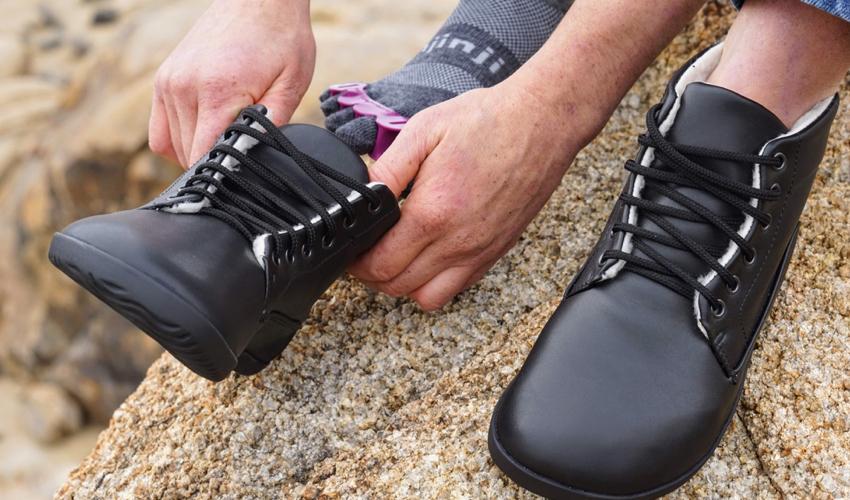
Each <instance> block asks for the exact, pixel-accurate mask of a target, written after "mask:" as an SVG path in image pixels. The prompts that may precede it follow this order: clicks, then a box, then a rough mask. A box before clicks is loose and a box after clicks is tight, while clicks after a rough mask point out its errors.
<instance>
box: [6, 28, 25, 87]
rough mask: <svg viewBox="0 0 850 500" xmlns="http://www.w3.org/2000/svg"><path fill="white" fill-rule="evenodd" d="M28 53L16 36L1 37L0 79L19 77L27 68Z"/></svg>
mask: <svg viewBox="0 0 850 500" xmlns="http://www.w3.org/2000/svg"><path fill="white" fill-rule="evenodd" d="M26 62H27V52H26V48H25V47H24V44H23V43H21V40H20V38H19V37H18V36H16V35H0V78H6V77H9V76H15V75H19V74H20V73H21V72H22V71H23V70H24V67H25V66H26Z"/></svg>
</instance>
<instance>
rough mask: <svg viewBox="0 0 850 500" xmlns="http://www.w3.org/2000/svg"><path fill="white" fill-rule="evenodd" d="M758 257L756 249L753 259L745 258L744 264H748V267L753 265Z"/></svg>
mask: <svg viewBox="0 0 850 500" xmlns="http://www.w3.org/2000/svg"><path fill="white" fill-rule="evenodd" d="M756 257H758V252H757V251H756V250H755V249H753V255H752V257H747V256H744V262H746V263H747V265H751V264H752V263H753V262H755V261H756Z"/></svg>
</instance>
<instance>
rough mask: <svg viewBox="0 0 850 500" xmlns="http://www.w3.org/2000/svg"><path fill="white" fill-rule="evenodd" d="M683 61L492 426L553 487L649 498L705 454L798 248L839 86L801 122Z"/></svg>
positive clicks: (707, 62) (519, 463)
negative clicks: (593, 241) (590, 246)
mask: <svg viewBox="0 0 850 500" xmlns="http://www.w3.org/2000/svg"><path fill="white" fill-rule="evenodd" d="M720 51H721V48H720V46H715V47H713V48H711V49H709V50H708V51H707V52H705V53H704V54H702V55H701V56H699V57H697V58H695V59H694V60H692V61H691V62H689V63H688V64H687V65H686V66H685V67H684V68H683V69H682V70H680V71H679V73H677V75H676V76H675V77H674V78H673V80H672V82H671V83H670V85H669V86H668V89H667V93H666V95H665V97H664V98H663V101H662V102H661V103H660V104H659V105H657V106H655V107H653V108H652V109H651V110H650V111H649V113H648V115H647V118H646V123H647V129H648V131H647V133H646V134H645V135H642V136H641V137H640V139H639V142H640V150H639V152H638V154H637V158H636V159H635V160H634V161H629V162H627V164H626V169H627V170H628V171H629V172H630V175H629V178H628V181H627V182H626V185H625V188H624V190H623V192H622V195H621V196H620V198H619V200H618V201H617V203H616V204H615V206H614V210H613V213H612V214H611V217H610V219H609V221H608V224H607V226H606V227H605V231H604V233H603V235H602V237H601V239H600V240H599V242H598V244H597V245H596V247H595V248H594V250H593V252H592V253H591V255H590V257H589V258H588V260H587V262H586V263H585V265H584V267H583V268H582V269H581V271H580V272H579V274H578V276H577V277H576V278H575V279H574V281H573V282H572V284H571V285H570V286H569V287H568V289H567V291H566V294H565V297H564V299H563V302H562V303H561V305H560V306H559V307H558V309H557V311H556V312H555V314H554V315H553V316H552V318H551V319H550V320H549V322H548V324H547V325H546V327H545V328H544V329H543V331H542V333H541V334H540V337H539V339H538V340H537V343H536V345H535V346H534V348H533V350H532V352H531V353H530V355H529V357H528V359H527V360H526V362H525V364H524V366H523V368H522V370H521V371H520V373H519V374H518V375H517V377H516V378H515V379H514V381H513V382H512V383H511V385H510V387H509V388H508V389H507V390H506V392H505V393H504V394H503V396H502V398H501V399H500V401H499V403H498V405H497V407H496V409H495V411H494V414H493V418H492V422H491V426H490V433H489V447H490V453H491V455H492V457H493V460H494V461H495V462H496V464H497V465H498V466H499V467H500V468H501V469H502V470H503V471H504V472H505V473H507V475H508V476H509V477H511V478H512V479H513V480H514V481H516V482H517V483H518V484H519V485H521V486H523V487H525V488H527V489H529V490H531V491H533V492H535V493H538V494H541V495H545V496H548V497H553V498H594V499H600V498H618V499H619V498H652V497H656V496H659V495H662V494H664V493H667V492H669V491H672V490H674V489H675V488H677V487H678V486H680V485H681V484H683V483H684V482H685V481H687V480H688V478H690V477H691V476H692V475H693V474H695V473H696V472H697V471H698V470H699V468H700V467H701V466H702V465H703V464H704V463H705V461H706V460H708V458H709V457H710V456H711V454H712V453H713V451H714V449H715V447H716V446H717V444H718V442H719V440H720V438H721V436H722V434H723V432H724V430H725V429H726V427H727V426H728V425H729V422H730V421H731V419H732V416H733V415H734V411H735V407H736V405H737V402H738V399H739V397H740V395H741V389H742V386H743V383H744V377H745V374H746V370H747V367H748V365H749V361H750V356H751V353H752V350H753V346H754V344H755V339H756V335H757V334H758V332H759V329H760V328H761V326H762V324H763V323H764V320H765V318H766V317H767V315H768V311H769V310H770V306H771V303H772V301H773V299H774V297H775V296H776V293H777V290H778V289H779V288H780V286H781V284H782V280H783V275H784V273H785V269H786V266H787V265H788V261H789V259H790V257H791V254H792V252H793V250H794V242H795V239H796V236H797V230H798V221H799V218H800V213H801V212H802V211H803V207H804V205H805V203H806V198H807V197H808V195H809V190H810V189H811V186H812V182H813V181H814V179H815V174H816V172H817V168H818V164H819V163H820V161H821V158H822V157H823V154H824V149H825V146H826V141H827V136H828V134H829V128H830V125H831V123H832V120H833V117H834V116H835V113H836V110H837V108H838V98H837V97H832V98H830V99H827V100H826V101H824V102H821V103H819V104H818V105H816V106H815V107H814V108H813V109H812V110H811V111H810V112H809V113H807V114H806V115H805V116H804V117H802V118H801V119H800V121H799V122H798V123H797V124H795V125H794V126H793V127H792V129H791V130H788V129H787V128H786V127H785V126H784V125H783V124H782V122H781V121H780V120H779V119H778V118H776V117H775V116H774V115H773V114H772V113H771V112H769V111H768V110H767V109H765V108H764V107H762V106H761V105H759V104H757V103H755V102H753V101H751V100H749V99H747V98H745V97H742V96H740V95H738V94H735V93H734V92H731V91H728V90H725V89H723V88H719V87H715V86H712V85H708V84H705V83H700V82H701V81H702V80H704V79H705V78H706V77H707V75H708V74H709V73H710V71H711V69H713V67H714V66H715V65H716V62H717V60H718V59H719V56H720Z"/></svg>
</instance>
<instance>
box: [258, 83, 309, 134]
mask: <svg viewBox="0 0 850 500" xmlns="http://www.w3.org/2000/svg"><path fill="white" fill-rule="evenodd" d="M302 96H303V92H300V91H298V90H296V89H295V86H294V84H292V83H291V82H288V81H287V80H284V79H281V80H278V81H276V82H275V83H274V84H273V85H272V86H271V87H269V89H268V90H267V91H266V93H265V94H263V96H262V97H260V98H259V99H258V100H257V104H262V105H263V106H265V107H266V108H268V109H269V111H271V119H272V121H273V122H274V123H275V125H277V126H278V127H279V126H281V125H283V124H284V123H288V122H289V119H290V118H292V113H294V112H295V108H297V107H298V104H299V103H300V102H301V97H302Z"/></svg>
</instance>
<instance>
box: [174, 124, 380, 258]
mask: <svg viewBox="0 0 850 500" xmlns="http://www.w3.org/2000/svg"><path fill="white" fill-rule="evenodd" d="M239 116H240V117H241V118H248V119H250V120H253V121H254V123H256V124H258V125H260V126H261V127H262V128H263V129H264V131H261V130H257V129H256V128H253V127H251V126H248V125H246V124H245V123H239V122H235V123H233V124H231V125H230V126H229V127H227V130H226V131H225V133H224V138H225V140H227V139H229V138H231V137H232V136H233V134H243V135H246V136H249V137H251V138H253V139H255V140H256V141H257V142H258V143H261V144H264V145H266V146H268V147H271V148H273V149H275V150H277V151H279V152H281V153H283V154H285V155H287V156H289V157H290V158H292V160H293V161H294V162H295V163H296V164H297V165H298V167H299V168H301V169H302V170H303V171H304V173H306V174H307V175H308V176H309V177H310V179H311V180H312V181H313V182H315V183H316V184H317V185H318V186H319V187H320V188H321V189H322V190H323V191H324V192H326V193H327V194H328V195H330V196H331V198H333V200H334V201H335V202H336V203H337V204H339V206H340V209H341V210H342V211H343V213H344V214H345V217H344V219H343V226H344V227H346V228H350V227H352V226H353V225H354V223H355V209H354V206H353V205H352V203H351V201H349V199H348V197H347V196H346V195H345V194H343V193H341V192H340V191H339V189H337V188H336V186H334V185H333V184H332V183H331V182H330V180H329V179H331V180H334V181H337V182H339V183H340V184H343V185H345V186H347V187H350V188H351V189H352V190H354V191H356V192H357V193H359V194H360V195H361V196H363V198H364V199H366V200H368V202H369V210H370V211H372V212H375V211H377V210H379V209H380V208H381V206H380V204H381V202H380V198H379V197H378V195H377V194H376V193H375V192H374V191H372V189H370V188H369V187H368V186H367V185H365V184H363V183H362V182H360V181H358V180H357V179H353V178H351V177H349V176H347V175H345V174H343V173H341V172H339V171H337V170H335V169H333V168H331V167H330V166H328V165H326V164H324V163H322V162H321V161H319V160H317V159H315V158H313V157H311V156H309V155H307V154H305V153H304V152H302V151H300V150H299V149H298V148H296V147H295V145H294V144H292V142H291V141H290V140H289V139H288V138H287V137H286V136H285V135H284V134H283V132H281V131H280V129H278V127H277V126H275V125H274V123H273V122H272V121H271V120H269V119H268V118H267V117H266V116H265V114H263V113H262V112H260V111H259V110H257V109H255V108H246V109H244V110H242V112H241V113H240V115H239ZM227 156H230V157H231V158H233V160H234V161H235V162H236V166H235V167H232V168H228V167H225V166H224V165H222V164H221V161H220V160H223V159H224V158H225V157H227ZM242 169H245V170H247V171H250V172H251V173H252V174H254V175H255V176H257V177H259V178H260V179H262V180H263V181H264V182H265V183H266V184H267V185H268V186H269V187H270V188H272V189H274V190H275V191H276V192H273V191H272V190H271V189H270V188H269V187H266V186H263V185H260V184H258V183H256V182H255V181H253V180H250V179H248V178H246V177H245V175H244V174H242V173H241V172H242ZM210 187H212V188H214V189H210ZM184 195H197V196H199V197H201V198H205V199H207V200H209V205H208V206H204V207H202V208H201V209H200V211H199V213H203V214H206V215H209V216H212V217H215V218H217V219H220V220H222V221H224V222H226V223H227V224H229V225H230V226H231V227H233V228H234V229H236V230H237V231H239V233H241V234H242V235H243V236H244V237H245V238H246V239H248V240H249V241H251V240H253V238H254V237H256V236H258V235H261V234H269V235H270V238H271V240H272V241H273V242H274V246H273V248H272V257H273V258H274V259H276V260H277V261H280V260H281V259H283V258H286V259H287V260H288V261H290V262H291V261H293V260H294V258H295V254H294V252H295V251H297V250H298V249H299V247H300V251H301V253H302V254H303V255H304V257H310V255H311V254H312V248H314V246H315V245H316V243H317V242H318V241H319V238H320V236H319V234H318V231H317V229H316V227H315V226H314V225H313V224H312V223H311V221H310V217H308V216H307V215H305V214H303V213H302V212H300V211H299V210H297V209H296V208H295V207H293V206H292V204H290V203H288V202H287V201H286V199H285V197H286V196H288V197H290V198H295V199H296V200H299V201H301V202H303V203H304V204H306V205H307V206H309V207H310V209H311V210H313V211H315V212H316V214H317V215H318V216H319V217H320V218H321V220H322V222H323V225H324V228H325V231H324V234H323V235H322V236H321V241H322V245H324V246H325V247H329V246H333V244H334V242H335V235H336V234H337V229H338V228H337V223H336V222H335V221H334V219H333V217H332V216H331V214H330V212H329V211H328V208H329V207H326V206H325V205H324V204H323V202H322V201H320V200H319V199H317V198H316V197H315V196H314V195H312V194H310V193H309V192H308V191H306V190H305V189H304V188H302V187H300V186H299V185H298V183H297V182H296V181H295V180H293V179H292V178H290V177H289V176H287V175H286V174H285V173H283V172H281V171H280V169H274V168H270V167H269V166H267V165H263V164H262V163H260V162H258V161H257V160H255V159H254V158H252V157H250V156H249V155H247V154H246V153H243V152H242V151H240V150H239V149H237V148H235V147H233V146H232V145H230V144H227V143H226V142H225V141H220V142H219V143H217V144H216V145H215V146H214V147H213V148H212V150H211V151H210V154H209V155H208V160H207V161H205V162H204V163H202V164H201V165H198V167H197V169H196V173H195V174H194V175H192V176H191V177H190V178H189V179H187V181H186V183H185V184H184V185H183V187H182V188H180V190H179V191H178V192H177V195H176V196H184ZM297 225H301V226H303V227H304V231H303V232H301V231H295V230H294V228H295V226H297ZM284 232H286V233H289V234H290V245H289V246H287V245H285V242H284V238H283V233H284ZM302 234H303V236H302ZM302 240H303V241H302Z"/></svg>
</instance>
